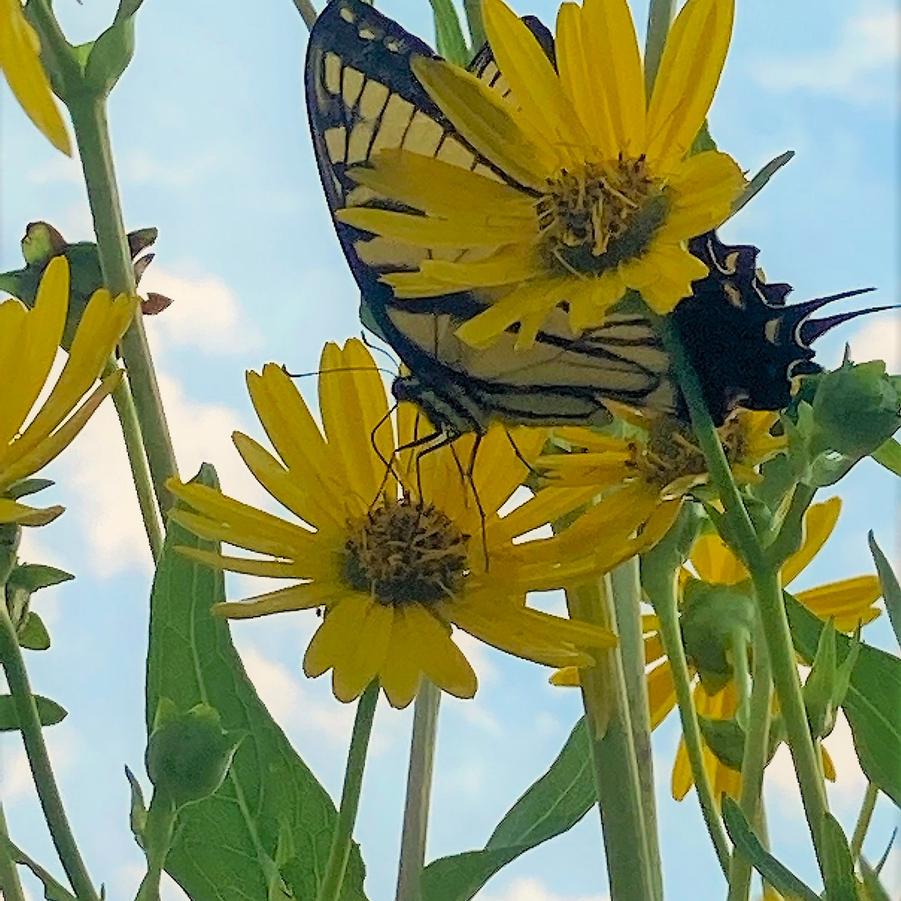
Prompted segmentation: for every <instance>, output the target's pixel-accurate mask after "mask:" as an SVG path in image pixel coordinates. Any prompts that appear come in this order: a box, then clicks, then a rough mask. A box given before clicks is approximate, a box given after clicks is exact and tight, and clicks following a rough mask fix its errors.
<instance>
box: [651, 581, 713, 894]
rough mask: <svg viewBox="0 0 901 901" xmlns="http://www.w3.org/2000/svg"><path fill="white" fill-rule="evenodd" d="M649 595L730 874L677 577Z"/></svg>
mask: <svg viewBox="0 0 901 901" xmlns="http://www.w3.org/2000/svg"><path fill="white" fill-rule="evenodd" d="M646 587H647V589H648V591H649V592H651V590H653V594H652V595H651V601H652V603H653V605H654V612H655V613H656V614H657V619H658V621H659V624H660V633H659V634H660V639H661V641H662V642H663V650H664V652H665V653H666V657H667V660H668V661H669V666H670V669H671V670H672V674H673V686H674V687H675V690H676V704H677V706H678V709H679V719H680V721H681V723H682V738H683V740H684V742H685V750H686V751H687V753H688V763H689V766H690V767H691V775H692V779H693V780H694V784H695V792H696V794H697V796H698V803H699V804H700V805H701V815H702V816H703V818H704V824H705V825H706V826H707V832H708V833H709V835H710V840H711V841H712V842H713V848H714V850H715V851H716V857H717V860H718V861H719V865H720V869H722V871H723V875H725V876H728V873H729V861H730V856H731V855H730V852H729V840H728V839H727V838H726V831H725V829H724V828H723V823H722V821H721V820H720V816H719V813H718V811H717V806H716V801H715V799H714V796H713V788H712V787H711V785H710V777H709V776H708V775H707V769H706V768H705V766H704V746H703V744H702V739H701V727H700V725H699V724H698V714H697V711H696V710H695V705H694V700H693V699H692V691H691V677H690V675H689V672H688V659H687V657H686V656H685V648H684V647H683V645H682V631H681V629H680V628H679V609H678V598H679V595H678V575H677V573H676V572H672V573H670V574H669V575H668V577H666V578H662V577H661V578H659V579H654V581H653V586H651V585H650V584H646Z"/></svg>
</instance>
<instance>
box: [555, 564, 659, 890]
mask: <svg viewBox="0 0 901 901" xmlns="http://www.w3.org/2000/svg"><path fill="white" fill-rule="evenodd" d="M566 603H567V607H568V608H569V613H570V616H572V617H573V618H574V619H581V620H583V621H585V622H590V623H593V624H594V625H598V626H601V627H603V628H608V629H615V628H616V618H615V616H614V613H613V609H612V605H611V603H610V598H609V592H608V590H607V586H606V585H605V583H604V581H598V582H597V583H595V584H593V585H584V586H580V587H579V588H577V589H571V590H568V591H567V592H566ZM599 654H600V656H599V658H598V661H597V663H596V664H595V665H594V666H593V667H588V668H586V669H583V670H581V672H580V682H581V688H582V703H583V705H584V707H585V717H586V721H587V723H588V727H589V736H590V738H591V744H590V747H591V754H592V764H593V770H594V779H595V787H596V789H597V795H598V806H599V809H600V814H601V826H602V830H603V834H604V847H605V850H606V860H607V873H608V878H609V880H610V894H611V897H613V898H616V901H653V899H658V898H659V897H660V896H659V894H658V890H657V886H658V885H660V884H661V882H662V879H661V877H660V875H659V873H655V872H654V863H653V862H652V858H651V854H650V850H649V845H648V839H647V826H646V822H645V813H644V809H643V808H642V795H641V785H640V781H639V776H638V761H637V760H636V756H635V747H634V744H633V741H632V725H631V721H630V716H629V713H630V711H629V705H628V699H627V697H626V685H625V677H624V674H623V667H622V660H621V657H620V654H619V653H618V652H617V651H616V650H611V651H601V652H599ZM658 868H659V867H658Z"/></svg>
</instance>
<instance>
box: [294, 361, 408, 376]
mask: <svg viewBox="0 0 901 901" xmlns="http://www.w3.org/2000/svg"><path fill="white" fill-rule="evenodd" d="M282 371H283V372H284V373H285V375H286V376H288V378H291V379H308V378H310V377H312V376H314V375H318V376H323V375H331V374H332V373H333V372H381V373H382V374H383V375H390V376H391V377H392V378H394V377H396V376H397V373H396V372H394V371H393V370H391V369H383V368H382V367H381V366H342V367H341V368H340V369H311V370H310V371H309V372H291V370H290V369H288V367H287V366H286V365H285V364H284V363H282Z"/></svg>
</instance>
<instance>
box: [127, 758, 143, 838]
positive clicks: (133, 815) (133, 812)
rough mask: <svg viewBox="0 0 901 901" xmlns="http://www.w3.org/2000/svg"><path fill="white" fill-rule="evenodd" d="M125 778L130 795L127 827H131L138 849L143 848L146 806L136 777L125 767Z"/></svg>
mask: <svg viewBox="0 0 901 901" xmlns="http://www.w3.org/2000/svg"><path fill="white" fill-rule="evenodd" d="M125 778H126V779H127V780H128V787H129V791H130V793H131V804H130V805H129V811H128V825H129V826H130V827H131V834H132V835H133V836H134V837H135V841H136V842H137V843H138V847H139V848H143V847H144V828H145V827H146V825H147V804H146V803H145V802H144V791H143V789H142V788H141V783H140V782H138V777H137V776H135V774H134V773H133V772H132V771H131V770H130V769H129V768H128V767H125Z"/></svg>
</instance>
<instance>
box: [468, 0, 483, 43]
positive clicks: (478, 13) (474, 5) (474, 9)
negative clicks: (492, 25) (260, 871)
mask: <svg viewBox="0 0 901 901" xmlns="http://www.w3.org/2000/svg"><path fill="white" fill-rule="evenodd" d="M463 9H464V10H465V11H466V24H467V26H468V27H469V45H470V47H472V52H473V53H478V52H479V51H480V50H481V49H482V47H483V46H484V44H485V41H486V40H487V38H486V36H485V22H484V21H483V19H482V0H463Z"/></svg>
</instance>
